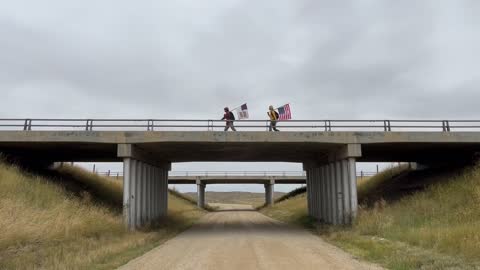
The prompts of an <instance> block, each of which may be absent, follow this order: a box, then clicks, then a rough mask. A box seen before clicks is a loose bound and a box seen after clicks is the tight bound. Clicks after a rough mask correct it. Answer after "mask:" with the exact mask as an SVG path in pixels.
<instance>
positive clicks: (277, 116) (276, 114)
mask: <svg viewBox="0 0 480 270" xmlns="http://www.w3.org/2000/svg"><path fill="white" fill-rule="evenodd" d="M273 112H274V113H275V118H276V119H277V120H278V118H279V117H280V115H279V114H278V112H276V111H273Z"/></svg>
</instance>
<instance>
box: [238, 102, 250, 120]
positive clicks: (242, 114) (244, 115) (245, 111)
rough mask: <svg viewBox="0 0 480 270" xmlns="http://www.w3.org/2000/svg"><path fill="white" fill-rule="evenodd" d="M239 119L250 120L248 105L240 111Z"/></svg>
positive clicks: (243, 106) (241, 107)
mask: <svg viewBox="0 0 480 270" xmlns="http://www.w3.org/2000/svg"><path fill="white" fill-rule="evenodd" d="M238 119H240V120H241V119H248V108H247V103H245V104H243V105H242V106H240V110H238Z"/></svg>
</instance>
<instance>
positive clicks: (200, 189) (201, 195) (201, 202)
mask: <svg viewBox="0 0 480 270" xmlns="http://www.w3.org/2000/svg"><path fill="white" fill-rule="evenodd" d="M206 187H207V185H206V184H204V183H202V182H201V181H200V180H197V206H198V208H202V209H203V208H205V189H206Z"/></svg>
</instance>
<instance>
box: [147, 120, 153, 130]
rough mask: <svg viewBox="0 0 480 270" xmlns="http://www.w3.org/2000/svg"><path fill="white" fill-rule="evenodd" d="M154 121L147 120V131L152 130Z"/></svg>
mask: <svg viewBox="0 0 480 270" xmlns="http://www.w3.org/2000/svg"><path fill="white" fill-rule="evenodd" d="M153 126H154V122H153V120H148V121H147V131H153Z"/></svg>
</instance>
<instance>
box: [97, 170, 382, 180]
mask: <svg viewBox="0 0 480 270" xmlns="http://www.w3.org/2000/svg"><path fill="white" fill-rule="evenodd" d="M95 173H96V174H98V175H101V176H108V177H123V172H122V171H101V172H98V171H96V172H95ZM377 173H378V172H373V171H357V177H359V178H365V177H371V176H374V175H376V174H377ZM168 175H169V176H179V177H182V176H185V177H189V176H220V177H224V176H225V177H229V176H272V177H275V176H277V177H278V176H289V177H306V172H305V171H170V172H169V173H168Z"/></svg>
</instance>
